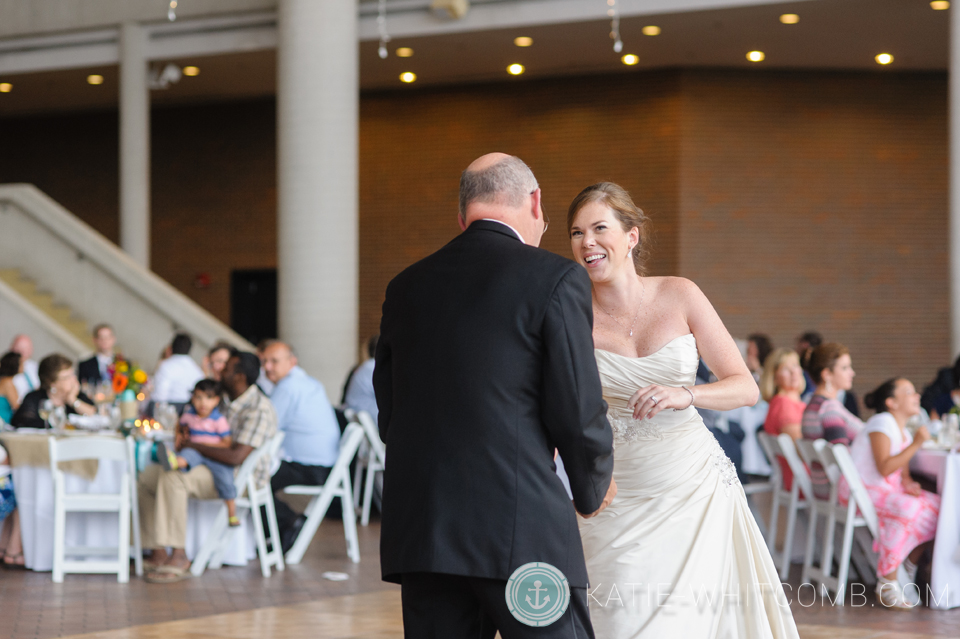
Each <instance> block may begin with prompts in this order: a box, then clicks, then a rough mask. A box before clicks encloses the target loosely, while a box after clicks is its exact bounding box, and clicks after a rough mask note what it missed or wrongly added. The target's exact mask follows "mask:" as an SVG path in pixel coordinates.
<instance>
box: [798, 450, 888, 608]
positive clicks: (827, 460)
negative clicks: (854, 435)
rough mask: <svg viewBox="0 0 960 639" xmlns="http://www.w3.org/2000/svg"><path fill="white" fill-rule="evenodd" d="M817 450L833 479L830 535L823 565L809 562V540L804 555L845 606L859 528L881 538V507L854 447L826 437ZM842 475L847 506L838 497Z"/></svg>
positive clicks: (808, 569) (808, 571) (816, 575)
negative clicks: (837, 541) (839, 535)
mask: <svg viewBox="0 0 960 639" xmlns="http://www.w3.org/2000/svg"><path fill="white" fill-rule="evenodd" d="M816 453H817V455H818V457H819V460H820V463H822V464H823V467H824V469H825V470H826V472H827V478H828V479H829V480H830V502H831V503H832V507H831V508H830V509H829V511H827V525H826V528H825V531H826V532H825V537H826V539H825V540H824V544H823V546H824V548H823V554H822V556H821V560H820V567H819V568H812V567H810V566H808V565H807V564H808V562H809V561H810V558H811V557H812V555H813V551H812V549H810V543H809V542H808V543H807V549H808V556H807V557H805V559H804V573H805V574H809V576H810V577H811V578H814V579H817V581H819V582H820V583H821V584H822V585H823V586H825V587H827V588H828V589H829V590H832V591H834V593H836V596H837V603H838V604H839V605H841V606H842V605H843V601H844V595H845V593H846V589H847V577H848V575H849V570H850V561H851V554H852V551H853V539H854V532H855V529H857V528H860V527H866V528H867V529H868V530H869V531H870V533H871V534H872V535H873V538H874V539H878V538H879V535H880V529H879V524H878V521H877V511H876V509H874V507H873V502H872V501H870V495H869V494H868V493H867V489H866V488H865V487H864V485H863V481H861V479H860V473H859V472H858V471H857V468H856V466H854V464H853V458H852V457H850V451H849V450H848V449H847V447H846V446H845V445H843V444H834V445H833V446H831V445H829V444H828V443H827V442H826V441H824V442H823V444H822V445H820V446H819V447H818V448H816ZM841 478H844V479H846V481H847V485H848V486H849V488H850V499H849V501H848V502H847V505H846V506H843V505H841V504H840V503H839V500H838V498H837V492H838V487H839V485H840V480H841ZM816 512H818V511H817V510H815V511H814V512H813V513H811V527H813V526H814V521H815V517H816ZM838 523H841V524H843V544H842V546H841V550H840V557H839V558H838V563H839V566H840V569H839V571H838V574H837V576H836V577H833V576H831V574H830V573H831V572H832V570H831V568H832V564H833V540H834V535H835V534H836V525H837V524H838Z"/></svg>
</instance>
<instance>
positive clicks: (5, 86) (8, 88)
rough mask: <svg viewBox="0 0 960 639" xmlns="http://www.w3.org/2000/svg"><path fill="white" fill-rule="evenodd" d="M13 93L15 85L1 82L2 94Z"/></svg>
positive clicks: (0, 89)
mask: <svg viewBox="0 0 960 639" xmlns="http://www.w3.org/2000/svg"><path fill="white" fill-rule="evenodd" d="M11 91H13V85H12V84H10V83H9V82H0V93H10V92H11Z"/></svg>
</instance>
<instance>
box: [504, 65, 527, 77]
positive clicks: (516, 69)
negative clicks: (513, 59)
mask: <svg viewBox="0 0 960 639" xmlns="http://www.w3.org/2000/svg"><path fill="white" fill-rule="evenodd" d="M524 71H526V69H524V68H523V65H522V64H516V63H514V64H511V65H510V66H509V67H507V73H509V74H510V75H520V74H521V73H523V72H524Z"/></svg>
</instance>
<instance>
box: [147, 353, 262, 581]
mask: <svg viewBox="0 0 960 639" xmlns="http://www.w3.org/2000/svg"><path fill="white" fill-rule="evenodd" d="M259 373H260V360H259V359H257V356H256V355H254V354H253V353H243V352H236V351H235V352H234V353H233V354H231V356H230V359H229V360H227V366H226V368H224V370H223V382H222V384H223V388H224V390H225V391H226V392H227V396H228V397H229V399H230V403H229V405H228V406H227V409H226V417H227V421H228V422H229V423H230V434H231V442H230V445H229V446H227V447H223V448H221V447H217V446H208V445H205V444H201V443H197V442H193V441H190V440H189V439H188V438H186V437H184V436H183V433H182V432H180V433H178V434H177V441H176V442H175V447H176V448H177V449H178V450H182V449H184V448H192V449H194V450H196V451H197V452H198V453H200V454H201V455H203V456H204V457H206V458H208V459H212V460H214V461H217V462H220V463H222V464H227V465H228V466H239V465H240V464H242V463H243V461H244V460H245V459H246V458H247V455H249V454H250V453H251V452H252V451H253V450H255V449H257V448H259V447H260V446H263V445H264V444H265V443H266V442H267V441H268V440H269V439H270V438H271V437H273V436H274V435H275V434H276V432H277V415H276V412H275V411H274V410H273V405H272V404H271V403H270V400H269V399H268V398H267V396H266V395H264V394H263V393H262V392H261V391H260V389H259V388H257V385H256V384H255V383H254V382H256V381H257V375H259ZM271 463H272V460H271V459H270V458H268V457H264V459H262V460H261V461H260V463H259V464H258V465H257V467H256V468H255V469H254V471H253V476H254V482H255V483H256V485H257V486H258V487H259V486H266V485H267V483H269V481H270V466H271ZM137 494H138V495H139V499H140V536H141V539H142V541H143V547H144V548H145V549H150V550H152V551H153V554H152V555H151V557H150V562H149V566H150V568H149V572H148V573H147V575H146V577H145V580H146V581H147V582H149V583H160V584H163V583H173V582H176V581H181V580H183V579H186V578H188V577H189V576H190V573H189V568H190V560H188V559H187V555H186V552H185V551H184V547H185V546H186V537H187V503H188V501H189V499H190V498H191V497H192V498H194V499H217V489H216V486H215V485H214V481H213V475H212V474H211V473H210V469H209V468H207V467H206V466H203V465H198V466H194V467H193V468H191V469H190V470H189V472H185V473H182V472H179V471H175V470H171V471H165V470H163V468H161V467H160V465H159V464H150V465H149V466H147V467H146V469H144V471H143V472H142V473H141V474H140V478H139V480H138V482H137ZM167 548H171V549H173V552H172V554H168V553H167Z"/></svg>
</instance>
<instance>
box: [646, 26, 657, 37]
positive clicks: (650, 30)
mask: <svg viewBox="0 0 960 639" xmlns="http://www.w3.org/2000/svg"><path fill="white" fill-rule="evenodd" d="M643 35H647V36H655V35H660V27H656V26H654V25H652V24H651V25H649V26H646V27H644V28H643Z"/></svg>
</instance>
